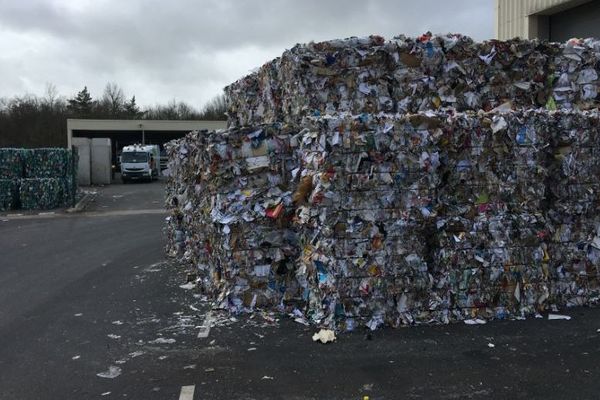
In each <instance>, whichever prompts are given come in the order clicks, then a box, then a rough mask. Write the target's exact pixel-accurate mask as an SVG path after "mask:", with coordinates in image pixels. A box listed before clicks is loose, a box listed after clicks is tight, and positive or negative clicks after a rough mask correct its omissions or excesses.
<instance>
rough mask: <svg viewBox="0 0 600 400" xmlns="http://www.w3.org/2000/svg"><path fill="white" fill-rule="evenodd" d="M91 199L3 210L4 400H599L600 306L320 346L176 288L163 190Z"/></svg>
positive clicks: (121, 188) (259, 316)
mask: <svg viewBox="0 0 600 400" xmlns="http://www.w3.org/2000/svg"><path fill="white" fill-rule="evenodd" d="M94 190H95V191H96V192H97V193H96V195H95V196H94V199H93V201H92V202H90V204H89V206H88V208H87V209H86V211H84V212H81V213H76V214H66V213H63V212H61V211H60V210H58V211H56V212H55V213H53V214H44V215H25V216H18V215H9V216H0V343H1V346H0V399H18V400H20V399H23V400H29V399H31V400H33V399H117V398H118V399H174V400H177V399H179V400H191V399H197V400H200V399H261V400H267V399H296V400H301V399H361V400H362V399H363V398H364V396H368V397H369V399H370V400H373V399H484V398H485V399H597V398H599V397H600V383H599V382H598V377H599V376H600V365H599V363H598V360H599V359H600V309H588V308H575V309H568V310H561V313H563V314H566V315H569V316H570V317H571V319H570V320H558V321H549V320H547V319H546V318H544V319H535V318H531V319H527V320H525V321H495V322H489V323H487V324H485V325H478V326H468V325H464V324H452V325H448V326H431V327H411V328H403V329H396V330H393V329H383V330H379V331H376V332H373V333H369V332H366V331H363V330H358V331H355V332H352V333H345V334H341V335H338V339H337V341H336V342H335V343H333V344H328V345H322V344H317V343H314V342H312V340H311V336H312V334H313V333H315V332H316V329H315V328H313V327H306V326H304V325H301V324H298V323H296V322H294V321H293V320H291V319H289V318H287V317H285V316H279V315H274V314H268V313H263V312H257V313H256V314H254V315H252V316H230V315H226V314H223V313H221V312H217V311H211V310H210V308H209V305H208V303H207V302H206V301H205V299H203V298H202V296H200V295H199V294H198V293H197V292H196V291H195V290H194V289H193V288H190V286H189V285H185V284H186V270H185V269H184V268H182V267H181V266H178V265H177V264H175V263H173V262H172V261H171V260H168V259H166V258H165V256H164V244H165V243H164V233H163V224H164V218H165V217H166V214H165V213H164V210H163V209H162V207H163V196H164V187H163V183H162V182H153V183H139V184H137V183H136V184H126V185H122V184H115V185H110V186H105V187H102V188H95V189H94ZM182 286H183V287H182Z"/></svg>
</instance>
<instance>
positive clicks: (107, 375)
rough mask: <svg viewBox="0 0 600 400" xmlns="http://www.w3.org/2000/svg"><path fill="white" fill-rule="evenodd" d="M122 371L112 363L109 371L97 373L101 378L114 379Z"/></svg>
mask: <svg viewBox="0 0 600 400" xmlns="http://www.w3.org/2000/svg"><path fill="white" fill-rule="evenodd" d="M121 372H122V370H121V368H119V367H116V366H114V365H111V366H110V367H108V370H107V371H104V372H100V373H97V374H96V375H97V376H99V377H100V378H107V379H114V378H116V377H117V376H119V375H121Z"/></svg>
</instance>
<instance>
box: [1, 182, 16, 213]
mask: <svg viewBox="0 0 600 400" xmlns="http://www.w3.org/2000/svg"><path fill="white" fill-rule="evenodd" d="M17 199H18V189H17V180H16V179H0V211H8V210H12V209H14V208H16V205H17Z"/></svg>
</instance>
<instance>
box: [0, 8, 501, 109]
mask: <svg viewBox="0 0 600 400" xmlns="http://www.w3.org/2000/svg"><path fill="white" fill-rule="evenodd" d="M428 30H430V31H432V32H434V33H447V32H460V33H463V34H466V35H469V36H472V37H473V38H475V39H477V40H485V39H489V38H491V37H492V36H493V34H494V1H493V0H451V1H450V0H423V1H415V0H332V1H328V0H195V1H194V0H144V1H142V0H0V97H12V96H14V95H23V94H26V93H32V94H37V95H43V93H44V90H45V87H46V84H47V83H52V84H54V85H55V86H56V88H57V89H58V92H59V93H60V94H62V95H65V96H67V97H72V96H73V95H74V94H75V93H76V92H77V91H79V90H81V89H82V88H83V86H84V85H87V86H88V88H89V90H90V92H91V94H92V96H93V97H100V96H101V94H102V91H103V88H104V86H105V85H106V83H107V82H115V83H117V84H118V85H119V86H120V87H122V88H123V90H124V91H125V94H126V95H128V96H131V95H133V94H135V95H136V98H137V100H138V104H141V105H144V106H147V105H153V104H158V103H160V104H164V103H167V102H169V101H170V100H173V99H176V100H177V101H185V102H188V103H190V104H191V105H193V106H195V107H201V106H202V105H203V104H204V103H205V102H206V101H208V100H209V99H210V98H212V97H214V96H215V95H217V94H218V93H220V92H221V89H222V88H223V87H224V86H225V85H227V84H228V83H231V82H233V81H235V80H237V79H238V78H240V77H242V76H244V75H246V74H248V73H249V72H250V71H251V70H252V69H254V68H256V67H258V66H260V65H262V64H263V63H265V62H266V61H268V60H270V59H272V58H275V57H277V56H279V55H281V53H282V52H283V51H284V50H285V49H288V48H291V47H292V46H294V45H295V44H296V43H304V42H309V41H311V40H314V41H320V40H328V39H335V38H344V37H349V36H366V35H370V34H379V35H382V36H384V37H386V38H391V37H393V36H395V35H397V34H401V33H404V34H407V35H411V36H415V35H419V34H421V33H423V32H426V31H428Z"/></svg>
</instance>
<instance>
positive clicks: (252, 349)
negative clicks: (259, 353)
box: [248, 347, 256, 351]
mask: <svg viewBox="0 0 600 400" xmlns="http://www.w3.org/2000/svg"><path fill="white" fill-rule="evenodd" d="M254 350H256V347H250V348H249V349H248V351H254Z"/></svg>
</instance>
